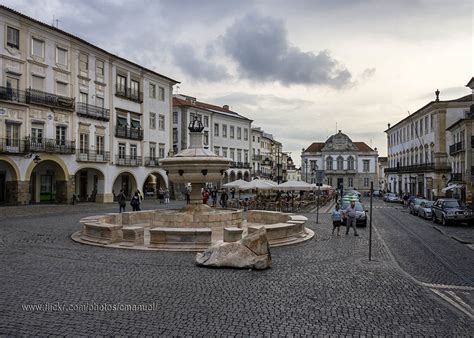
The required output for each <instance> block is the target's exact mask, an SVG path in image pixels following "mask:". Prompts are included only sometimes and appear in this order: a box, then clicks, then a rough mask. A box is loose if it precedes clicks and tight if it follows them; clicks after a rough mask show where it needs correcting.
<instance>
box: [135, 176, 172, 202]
mask: <svg viewBox="0 0 474 338" xmlns="http://www.w3.org/2000/svg"><path fill="white" fill-rule="evenodd" d="M167 183H168V181H167V180H166V178H165V176H164V174H163V173H162V172H160V171H159V170H154V171H150V172H149V173H148V175H147V176H146V177H145V179H144V180H143V182H142V184H141V186H140V190H141V191H142V193H143V195H144V196H145V197H156V198H158V197H159V191H160V189H168V184H167Z"/></svg>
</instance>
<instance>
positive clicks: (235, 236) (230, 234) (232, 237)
mask: <svg viewBox="0 0 474 338" xmlns="http://www.w3.org/2000/svg"><path fill="white" fill-rule="evenodd" d="M242 232H243V229H241V228H224V242H237V241H240V240H241V239H242Z"/></svg>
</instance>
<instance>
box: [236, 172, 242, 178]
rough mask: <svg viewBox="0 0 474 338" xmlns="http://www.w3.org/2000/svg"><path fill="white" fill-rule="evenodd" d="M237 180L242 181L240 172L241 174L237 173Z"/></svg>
mask: <svg viewBox="0 0 474 338" xmlns="http://www.w3.org/2000/svg"><path fill="white" fill-rule="evenodd" d="M237 179H238V180H241V179H242V172H241V171H239V172H238V173H237Z"/></svg>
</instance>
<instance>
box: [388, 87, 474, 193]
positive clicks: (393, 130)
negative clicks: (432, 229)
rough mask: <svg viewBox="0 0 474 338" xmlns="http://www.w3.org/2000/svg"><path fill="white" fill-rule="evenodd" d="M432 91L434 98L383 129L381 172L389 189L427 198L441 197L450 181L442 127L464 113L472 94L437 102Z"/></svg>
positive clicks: (448, 158)
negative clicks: (385, 162) (383, 163)
mask: <svg viewBox="0 0 474 338" xmlns="http://www.w3.org/2000/svg"><path fill="white" fill-rule="evenodd" d="M435 94H436V99H435V100H434V101H431V102H429V103H428V104H426V105H425V106H424V107H422V108H420V109H419V110H417V111H416V112H414V113H413V114H411V115H410V116H408V117H406V118H405V119H403V120H401V121H399V122H397V123H396V124H395V125H393V126H390V125H389V126H388V129H387V130H386V131H385V132H386V133H387V145H388V146H387V147H388V148H387V154H388V168H386V169H385V173H386V176H387V187H388V190H389V191H391V192H394V193H396V194H400V195H401V194H404V193H407V194H410V195H420V196H424V197H425V198H428V199H436V198H437V197H439V196H445V192H443V188H444V187H445V186H446V185H447V184H448V183H449V182H450V181H451V170H452V167H453V158H452V157H450V156H451V155H452V154H451V155H450V154H449V152H448V149H449V146H450V145H451V143H450V142H451V140H450V139H447V137H446V135H447V133H446V128H447V127H449V126H451V125H453V124H454V123H455V122H456V121H458V120H459V119H462V118H464V117H465V116H467V114H468V112H469V109H470V106H471V105H472V103H473V102H472V95H467V96H464V97H461V98H458V99H454V100H447V101H441V100H439V91H436V93H435ZM453 142H454V141H453ZM463 170H464V169H463Z"/></svg>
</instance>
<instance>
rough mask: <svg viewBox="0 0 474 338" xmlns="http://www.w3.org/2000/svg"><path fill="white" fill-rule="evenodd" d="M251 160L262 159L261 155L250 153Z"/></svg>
mask: <svg viewBox="0 0 474 338" xmlns="http://www.w3.org/2000/svg"><path fill="white" fill-rule="evenodd" d="M252 160H254V161H261V160H262V155H256V154H254V155H252Z"/></svg>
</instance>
